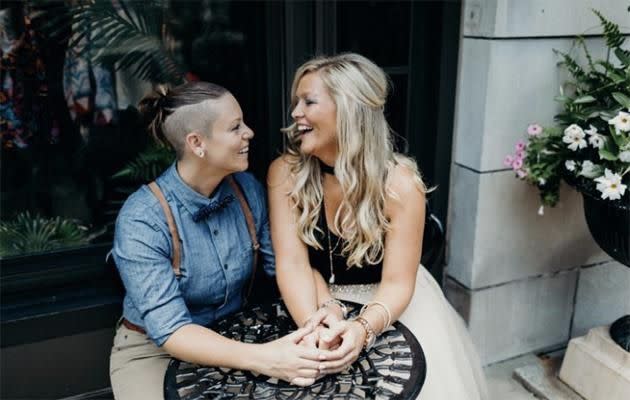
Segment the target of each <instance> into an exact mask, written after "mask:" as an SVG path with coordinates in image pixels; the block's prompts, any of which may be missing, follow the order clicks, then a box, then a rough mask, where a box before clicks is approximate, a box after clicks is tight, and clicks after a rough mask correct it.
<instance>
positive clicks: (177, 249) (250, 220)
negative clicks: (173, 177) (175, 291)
mask: <svg viewBox="0 0 630 400" xmlns="http://www.w3.org/2000/svg"><path fill="white" fill-rule="evenodd" d="M226 179H227V181H228V183H229V185H230V187H231V188H232V190H233V191H234V194H235V195H236V198H237V199H238V202H239V204H240V205H241V210H242V211H243V215H244V216H245V222H246V223H247V230H248V231H249V236H250V238H251V240H252V250H253V252H254V257H253V268H252V276H251V278H250V280H249V284H248V285H247V291H246V292H245V295H244V299H245V301H247V299H248V298H249V295H250V294H251V291H252V288H253V286H254V277H255V276H256V266H257V265H258V249H259V248H260V244H259V243H258V238H257V237H256V225H255V224H254V216H253V215H252V210H251V209H250V208H249V205H248V204H247V200H245V196H243V192H242V191H241V188H240V187H239V186H238V184H237V183H236V182H235V181H234V178H233V177H232V175H230V176H228V177H227V178H226ZM149 189H151V192H153V194H154V195H155V197H157V199H158V201H159V202H160V205H161V206H162V210H163V211H164V215H166V223H167V224H168V230H169V231H170V232H171V238H172V239H173V249H172V259H171V265H172V266H173V272H174V273H175V275H176V276H180V275H181V271H180V263H181V245H180V243H179V233H178V232H177V226H176V225H175V219H174V218H173V213H172V212H171V208H170V207H169V206H168V202H167V201H166V199H165V198H164V194H162V191H161V190H160V187H159V186H158V185H157V183H155V181H153V182H151V183H149Z"/></svg>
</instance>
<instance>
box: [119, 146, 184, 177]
mask: <svg viewBox="0 0 630 400" xmlns="http://www.w3.org/2000/svg"><path fill="white" fill-rule="evenodd" d="M174 160H175V153H174V152H173V151H172V150H171V149H169V148H167V147H164V146H157V145H155V146H151V147H149V148H147V149H146V150H144V151H143V152H141V153H140V154H138V156H137V157H136V159H135V160H133V161H131V162H129V163H128V164H127V165H126V166H125V167H124V168H123V169H122V170H120V171H119V172H117V173H116V174H115V175H114V176H112V178H114V179H117V178H126V179H131V180H141V181H144V182H149V181H152V180H154V179H155V178H157V177H158V175H159V174H160V173H162V171H164V170H165V169H166V168H168V166H169V165H171V164H172V163H173V161H174Z"/></svg>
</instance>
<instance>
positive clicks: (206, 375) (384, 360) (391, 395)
mask: <svg viewBox="0 0 630 400" xmlns="http://www.w3.org/2000/svg"><path fill="white" fill-rule="evenodd" d="M346 304H347V305H348V308H349V309H350V315H351V316H352V315H356V313H357V312H358V310H359V305H358V304H356V303H349V302H346ZM212 329H213V330H215V331H216V332H218V333H220V334H222V335H224V336H226V337H229V338H232V339H235V340H240V341H243V342H249V343H265V342H268V341H271V340H275V339H278V338H280V337H282V336H284V335H286V334H288V333H290V332H292V331H293V330H295V329H296V326H295V324H294V323H293V321H292V319H291V317H290V316H289V314H288V312H287V310H286V308H285V307H284V305H283V304H282V303H271V304H265V305H257V306H255V307H249V308H246V309H245V310H243V311H241V312H239V313H236V314H233V315H231V316H229V317H227V318H225V319H223V320H221V321H219V322H218V323H216V324H214V325H213V326H212ZM425 377H426V362H425V358H424V352H423V351H422V347H421V346H420V344H419V343H418V341H417V340H416V338H415V337H414V336H413V334H412V333H411V332H410V331H409V329H407V327H405V326H404V325H403V324H402V323H400V322H396V323H394V325H393V326H392V327H390V328H389V329H388V330H387V331H386V332H384V333H383V334H381V335H380V336H379V338H378V339H377V341H376V343H375V345H374V347H372V349H371V350H370V351H369V352H365V351H363V352H361V355H360V356H359V358H358V359H357V361H355V362H354V363H353V364H352V365H351V366H350V367H349V368H348V369H347V370H345V371H344V372H341V373H339V374H335V375H326V376H325V377H323V378H321V379H319V380H318V381H317V382H315V383H314V384H313V385H311V386H309V387H299V386H294V385H290V384H289V383H287V382H284V381H280V380H278V379H276V378H270V377H268V376H265V375H257V374H254V373H252V372H249V371H241V370H233V369H228V368H216V367H204V366H200V365H194V364H189V363H186V362H181V361H179V360H176V359H173V360H171V362H170V364H169V366H168V369H167V371H166V377H165V380H164V395H165V398H166V399H168V400H205V399H256V400H262V399H292V400H293V399H331V400H332V399H378V400H381V399H382V400H385V399H387V400H394V399H396V400H398V399H415V398H416V397H417V396H418V394H419V393H420V390H421V389H422V385H423V383H424V379H425Z"/></svg>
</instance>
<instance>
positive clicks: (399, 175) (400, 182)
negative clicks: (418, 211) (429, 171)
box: [387, 164, 425, 204]
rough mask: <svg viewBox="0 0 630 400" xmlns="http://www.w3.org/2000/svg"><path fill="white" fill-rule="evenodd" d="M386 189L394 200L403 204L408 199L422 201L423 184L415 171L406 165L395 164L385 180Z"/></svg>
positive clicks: (423, 194) (423, 193) (423, 196)
mask: <svg viewBox="0 0 630 400" xmlns="http://www.w3.org/2000/svg"><path fill="white" fill-rule="evenodd" d="M387 185H388V190H389V192H390V193H391V194H392V196H391V197H393V198H394V199H397V201H396V202H400V203H402V204H405V203H407V202H409V201H424V199H425V190H424V184H422V181H421V179H420V177H419V176H418V174H417V172H416V171H415V170H414V169H413V168H412V167H411V166H408V165H404V164H397V165H395V166H394V167H393V168H392V171H391V173H390V175H389V178H388V180H387Z"/></svg>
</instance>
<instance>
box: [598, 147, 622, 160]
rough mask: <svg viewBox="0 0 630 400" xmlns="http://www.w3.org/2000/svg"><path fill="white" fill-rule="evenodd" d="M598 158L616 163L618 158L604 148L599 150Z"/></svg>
mask: <svg viewBox="0 0 630 400" xmlns="http://www.w3.org/2000/svg"><path fill="white" fill-rule="evenodd" d="M599 158H601V159H602V160H609V161H616V160H617V158H618V157H617V156H616V155H614V154H613V153H611V152H610V151H608V150H606V149H605V148H601V149H599Z"/></svg>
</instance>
